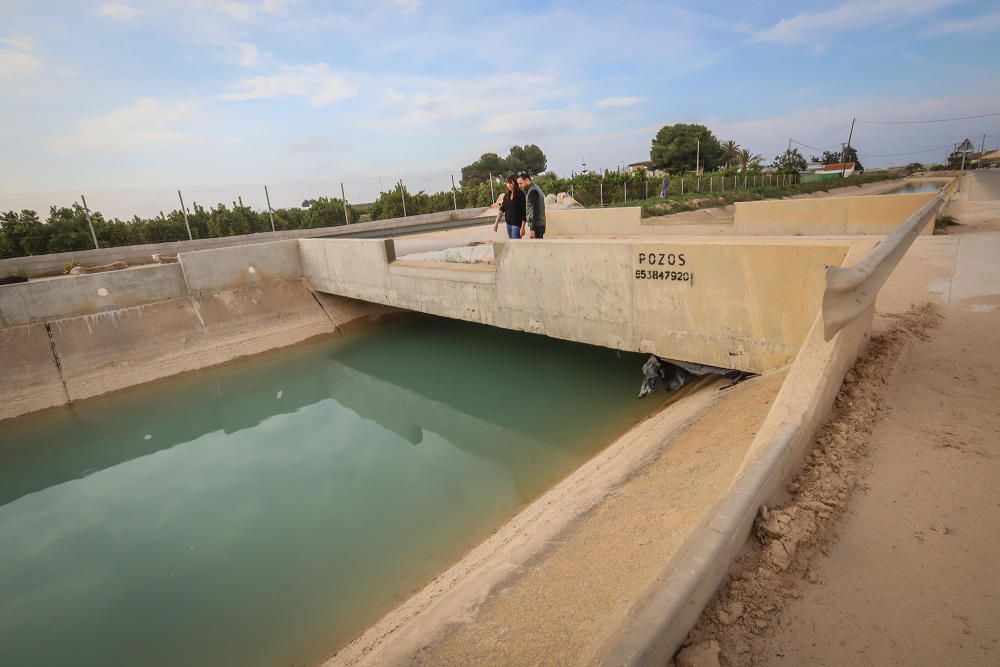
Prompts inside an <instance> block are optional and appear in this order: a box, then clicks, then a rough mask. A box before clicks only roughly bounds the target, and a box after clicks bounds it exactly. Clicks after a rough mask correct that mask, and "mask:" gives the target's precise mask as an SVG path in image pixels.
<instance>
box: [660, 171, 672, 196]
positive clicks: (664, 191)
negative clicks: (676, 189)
mask: <svg viewBox="0 0 1000 667" xmlns="http://www.w3.org/2000/svg"><path fill="white" fill-rule="evenodd" d="M668 196H670V175H669V174H667V175H666V176H664V177H663V183H661V184H660V198H661V199H666V198H667V197H668Z"/></svg>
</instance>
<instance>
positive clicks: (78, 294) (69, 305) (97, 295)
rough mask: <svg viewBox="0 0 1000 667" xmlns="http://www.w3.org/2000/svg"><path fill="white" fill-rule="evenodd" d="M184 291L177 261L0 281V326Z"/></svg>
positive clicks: (100, 309) (152, 299)
mask: <svg viewBox="0 0 1000 667" xmlns="http://www.w3.org/2000/svg"><path fill="white" fill-rule="evenodd" d="M185 294H187V288H186V287H185V285H184V277H183V276H182V274H181V267H180V266H179V265H177V264H161V265H152V266H143V267H137V268H132V269H123V270H121V271H109V272H107V273H92V274H88V275H82V276H62V277H59V278H49V279H45V280H34V281H31V282H27V283H15V284H12V285H0V327H10V326H17V325H20V324H28V323H30V322H43V321H47V320H54V319H59V318H63V317H68V316H71V315H79V314H81V313H98V312H103V311H109V310H115V309H118V308H127V307H129V306H137V305H140V304H143V303H153V302H156V301H166V300H167V299H176V298H179V297H181V296H184V295H185Z"/></svg>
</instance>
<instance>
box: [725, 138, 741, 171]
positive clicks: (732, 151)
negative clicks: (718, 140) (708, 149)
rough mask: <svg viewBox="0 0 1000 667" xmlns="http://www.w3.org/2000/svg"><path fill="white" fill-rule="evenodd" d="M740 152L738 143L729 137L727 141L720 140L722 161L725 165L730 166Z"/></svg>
mask: <svg viewBox="0 0 1000 667" xmlns="http://www.w3.org/2000/svg"><path fill="white" fill-rule="evenodd" d="M739 152H740V145H739V144H738V143H736V142H735V141H733V140H732V139H730V140H729V141H724V142H722V162H723V164H725V165H726V166H727V167H728V166H730V165H731V164H732V163H733V162H734V161H735V160H736V158H737V156H738V155H739Z"/></svg>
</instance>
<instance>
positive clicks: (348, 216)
mask: <svg viewBox="0 0 1000 667" xmlns="http://www.w3.org/2000/svg"><path fill="white" fill-rule="evenodd" d="M340 199H341V201H343V202H344V224H345V225H349V224H351V214H350V213H348V211H347V195H346V194H345V193H344V184H343V183H341V184H340ZM270 205H271V204H270V203H268V206H270ZM272 226H274V223H272Z"/></svg>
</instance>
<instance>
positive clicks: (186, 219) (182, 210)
mask: <svg viewBox="0 0 1000 667" xmlns="http://www.w3.org/2000/svg"><path fill="white" fill-rule="evenodd" d="M177 198H178V199H180V200H181V213H183V214H184V226H185V227H187V230H188V241H193V240H194V238H193V237H192V236H191V225H189V224H188V212H187V209H186V208H184V197H181V191H180V190H178V191H177ZM271 226H272V227H273V226H274V223H271Z"/></svg>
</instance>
